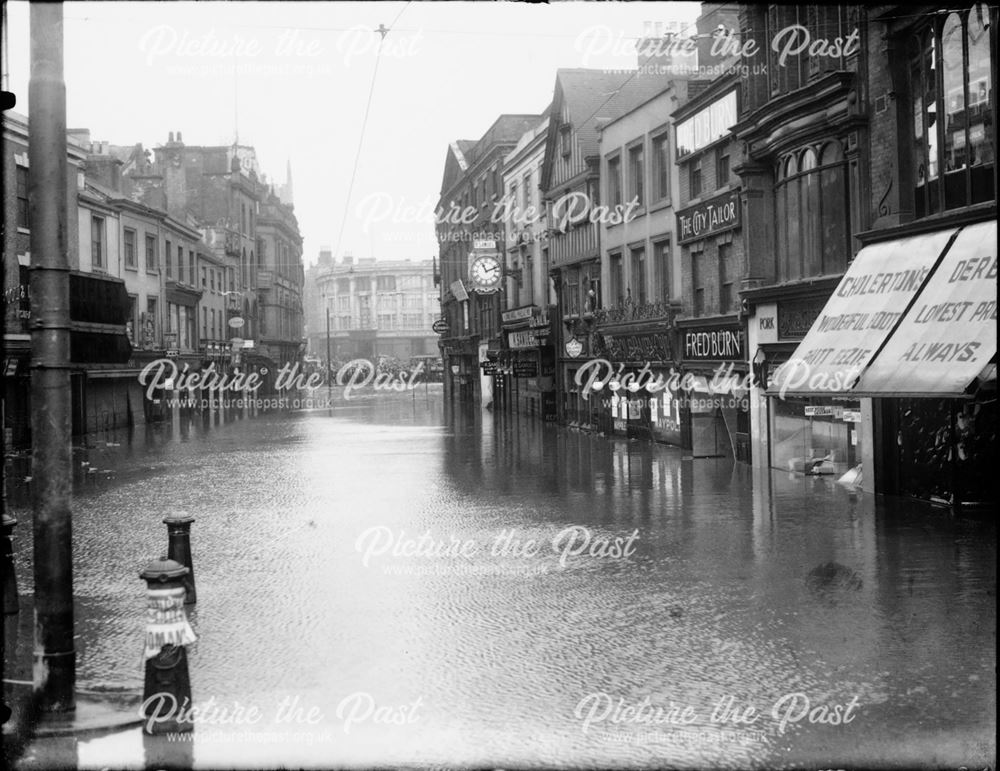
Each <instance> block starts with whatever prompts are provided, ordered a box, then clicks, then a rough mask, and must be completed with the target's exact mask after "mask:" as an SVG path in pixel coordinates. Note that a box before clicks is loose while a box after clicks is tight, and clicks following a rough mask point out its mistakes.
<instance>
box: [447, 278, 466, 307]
mask: <svg viewBox="0 0 1000 771" xmlns="http://www.w3.org/2000/svg"><path fill="white" fill-rule="evenodd" d="M451 293H452V294H453V295H455V299H456V300H458V301H459V302H460V303H461V302H465V301H466V300H468V299H469V293H468V292H466V291H465V285H464V284H463V283H462V281H461V279H459V280H458V281H452V282H451Z"/></svg>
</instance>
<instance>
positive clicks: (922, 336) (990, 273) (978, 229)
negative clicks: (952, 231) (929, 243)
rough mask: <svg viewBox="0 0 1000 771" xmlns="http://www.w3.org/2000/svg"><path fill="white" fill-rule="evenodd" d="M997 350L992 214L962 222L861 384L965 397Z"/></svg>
mask: <svg viewBox="0 0 1000 771" xmlns="http://www.w3.org/2000/svg"><path fill="white" fill-rule="evenodd" d="M996 352H997V223H996V221H993V222H981V223H978V224H975V225H968V226H966V227H964V228H962V231H961V232H960V233H959V234H958V238H956V239H955V242H954V243H953V244H952V246H951V248H950V249H949V250H948V253H947V254H945V255H944V257H943V258H942V259H941V261H940V263H939V265H938V266H937V268H936V269H935V271H934V273H933V275H932V276H931V277H930V279H929V280H928V282H927V285H926V286H925V287H924V288H923V290H922V291H921V292H920V296H919V297H918V298H917V301H916V302H915V303H913V305H912V306H911V307H910V309H909V311H908V312H907V313H906V315H905V316H904V317H903V319H902V321H901V322H900V323H899V325H898V327H897V328H896V330H895V332H893V334H892V337H891V338H890V339H889V341H888V343H886V345H885V347H884V348H883V349H882V350H881V351H880V352H879V354H878V356H877V357H876V358H875V361H874V362H872V364H871V366H870V367H868V369H867V370H866V371H865V372H864V374H863V375H862V376H861V380H860V381H859V382H858V384H857V386H856V387H855V389H854V391H855V392H856V393H858V394H862V395H866V396H926V395H932V394H933V395H940V396H963V395H966V394H967V392H968V388H969V386H970V385H971V384H972V383H973V382H974V381H976V380H977V378H979V377H980V375H982V374H983V373H984V371H985V370H988V368H989V365H990V362H991V360H994V359H995V357H996ZM994 372H995V369H994ZM994 376H995V375H994Z"/></svg>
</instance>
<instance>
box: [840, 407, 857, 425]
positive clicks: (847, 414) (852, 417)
mask: <svg viewBox="0 0 1000 771" xmlns="http://www.w3.org/2000/svg"><path fill="white" fill-rule="evenodd" d="M843 418H844V420H845V421H847V422H848V423H860V422H861V410H844V415H843Z"/></svg>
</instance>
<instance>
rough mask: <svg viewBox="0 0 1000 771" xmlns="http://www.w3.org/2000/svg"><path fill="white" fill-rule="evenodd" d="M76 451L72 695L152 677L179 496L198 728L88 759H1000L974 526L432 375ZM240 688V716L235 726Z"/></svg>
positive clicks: (481, 762) (124, 740)
mask: <svg viewBox="0 0 1000 771" xmlns="http://www.w3.org/2000/svg"><path fill="white" fill-rule="evenodd" d="M91 444H92V445H93V446H92V447H91V448H90V449H89V450H81V451H79V452H77V453H76V455H77V463H78V464H83V463H87V464H89V465H87V466H82V465H81V468H82V469H84V470H85V469H88V468H96V469H97V471H96V472H95V473H92V474H87V473H86V471H84V472H82V473H81V476H80V478H79V479H78V480H77V491H76V494H75V498H74V548H75V555H76V558H75V566H74V567H75V587H76V588H75V591H76V597H77V603H78V604H77V620H76V624H77V634H78V635H79V639H78V640H77V643H78V645H77V654H78V657H79V664H78V681H79V687H80V689H81V690H82V691H103V692H116V691H122V692H127V691H133V692H137V691H141V689H142V675H143V668H142V659H141V655H142V639H143V623H144V622H143V618H144V617H143V612H144V607H145V604H144V603H145V600H144V597H145V585H144V583H143V582H142V581H141V580H140V579H139V577H138V573H139V571H140V570H141V569H142V568H143V567H144V566H145V564H146V563H147V562H149V561H150V560H151V559H154V558H156V557H158V556H159V555H160V554H161V553H165V551H166V545H167V539H166V528H165V526H164V525H163V524H162V519H163V517H164V516H167V515H169V514H175V513H178V512H187V513H190V514H192V515H193V516H194V517H195V518H196V521H195V523H194V525H193V528H192V548H193V555H194V568H195V575H196V580H197V590H198V603H197V605H196V606H193V608H191V609H190V611H189V617H190V621H191V624H192V626H193V628H194V630H195V632H196V634H197V635H198V642H197V643H196V644H195V645H194V646H192V648H191V649H190V652H189V663H190V668H191V669H190V671H191V682H192V690H193V693H194V701H195V702H196V704H202V705H208V704H209V703H210V702H211V704H212V706H211V707H209V708H207V709H206V715H212V714H214V715H215V718H216V721H215V724H212V721H209V720H206V723H205V724H199V725H197V726H196V728H195V731H194V739H193V741H191V742H176V743H174V744H172V745H170V746H167V744H166V743H165V742H166V741H167V739H166V738H165V737H161V738H158V739H151V738H146V739H145V743H144V739H143V737H142V735H141V733H140V731H139V729H135V730H134V731H129V732H125V733H121V734H117V735H112V736H107V737H102V738H97V739H92V740H86V739H81V740H79V742H78V744H77V745H76V746H75V752H76V753H77V759H78V761H79V763H80V764H81V765H82V766H85V767H94V768H96V767H104V766H109V767H122V766H128V765H132V764H142V763H144V762H147V761H148V760H149V757H150V753H154V752H155V753H166V754H165V755H163V757H168V758H173V757H178V758H181V759H182V762H193V765H194V766H195V767H204V768H209V767H218V766H220V765H221V766H253V767H261V768H264V767H272V766H274V765H276V764H279V763H280V764H285V765H288V766H300V765H302V766H310V765H322V766H329V765H331V764H338V765H340V764H369V765H370V764H375V763H380V764H394V765H395V764H402V763H434V764H444V765H461V766H468V765H477V766H486V765H489V766H491V767H504V766H527V765H543V766H553V765H559V766H565V767H585V766H590V767H608V766H625V765H628V766H657V767H660V766H664V765H675V766H683V767H691V766H694V767H704V766H708V765H713V766H722V767H732V768H744V767H790V766H813V767H815V766H816V765H824V766H830V765H838V764H839V765H841V766H845V765H871V764H872V762H875V761H878V762H881V763H884V764H887V765H892V766H900V767H906V766H913V765H927V764H931V765H935V766H939V765H948V764H951V765H955V766H956V767H957V766H958V765H963V764H970V765H971V764H973V763H986V762H990V761H991V759H993V758H995V744H994V738H993V733H994V726H995V714H996V703H995V690H996V675H995V658H994V651H995V644H996V638H995V629H996V616H995V589H996V532H995V529H994V526H993V525H992V524H986V523H982V522H975V521H966V520H953V519H949V518H948V517H947V516H946V515H945V513H943V512H942V511H941V510H933V509H930V508H926V507H922V506H919V505H917V504H912V503H900V502H899V501H896V502H894V503H893V504H892V505H889V504H884V505H883V504H878V505H876V502H875V500H874V498H872V497H871V496H867V495H860V494H857V493H853V492H851V491H849V490H847V489H843V488H841V487H839V486H838V485H836V484H835V483H834V482H832V481H830V480H829V479H824V478H817V477H812V478H810V477H804V476H802V475H790V474H788V473H779V472H755V471H753V470H752V469H750V468H749V467H747V466H745V465H741V464H734V463H732V462H730V461H721V460H706V459H697V460H692V459H691V458H689V457H686V456H685V454H684V452H683V451H681V450H678V449H675V448H671V447H667V446H662V445H651V444H648V443H645V442H628V441H625V440H610V439H606V438H603V437H599V436H596V435H590V434H583V433H578V432H572V431H568V430H566V429H562V428H557V427H555V426H545V425H542V424H539V423H537V422H531V421H528V420H520V419H516V418H510V417H506V416H493V415H491V414H489V413H486V414H485V415H481V414H480V413H471V412H462V411H459V410H450V409H447V408H445V407H443V406H442V399H441V394H440V390H439V388H438V389H435V388H433V387H432V388H431V389H430V390H429V392H425V391H424V390H423V389H420V390H418V391H416V392H414V393H412V394H405V395H394V396H387V395H385V394H376V395H370V396H366V397H364V398H361V397H359V398H355V399H353V400H351V401H343V400H341V401H339V402H338V404H337V407H336V408H335V409H333V410H324V411H316V412H301V413H294V414H289V413H280V414H279V413H271V414H265V415H260V416H257V417H254V418H252V419H250V418H248V419H241V420H234V421H232V422H228V423H222V422H220V423H218V424H214V422H213V421H208V425H206V424H205V421H203V419H202V417H201V416H200V415H197V416H195V415H188V416H186V417H184V418H175V421H174V423H173V425H163V426H160V427H157V428H150V429H148V431H145V432H143V431H139V432H136V433H134V434H132V435H131V436H129V435H128V434H126V433H121V434H116V435H107V436H105V435H101V436H100V437H96V438H94V439H93V441H92V442H91ZM22 478H23V475H22ZM17 482H18V480H17V478H16V474H13V473H12V475H11V477H10V483H9V484H10V489H9V491H8V493H9V495H10V496H11V500H12V501H13V502H15V503H17V501H18V496H19V495H20V493H21V492H22V491H21V490H20V489H19V488H18V486H17ZM15 508H16V509H17V515H18V519H19V520H20V521H21V524H20V525H19V526H18V532H17V535H18V539H17V542H16V549H17V555H16V558H17V568H18V577H19V581H20V588H21V592H22V594H25V593H30V591H31V575H32V573H31V570H32V568H31V564H30V511H28V510H26V509H24V508H23V501H22V504H21V506H20V507H19V508H18V507H17V506H15ZM238 706H242V707H243V708H245V709H249V708H250V707H255V708H256V710H257V712H258V713H259V714H258V717H259V719H258V720H257V721H255V722H253V723H252V724H240V722H239V721H238V720H232V719H231V720H230V722H229V723H225V722H224V721H223V719H222V710H228V711H229V715H230V717H232V714H233V710H234V709H235V708H236V707H238ZM213 710H214V713H213ZM748 710H749V711H748ZM741 721H742V722H741ZM248 737H249V738H248ZM144 753H145V755H144ZM144 758H145V760H144ZM41 764H42V761H41V759H40V758H39V756H38V755H37V753H35V754H33V753H32V751H31V750H29V752H28V754H27V755H26V756H25V758H24V759H23V761H22V765H23V767H25V768H34V767H40V765H41Z"/></svg>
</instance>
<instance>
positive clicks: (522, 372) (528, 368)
mask: <svg viewBox="0 0 1000 771" xmlns="http://www.w3.org/2000/svg"><path fill="white" fill-rule="evenodd" d="M537 376H538V362H537V361H515V362H514V377H537Z"/></svg>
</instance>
